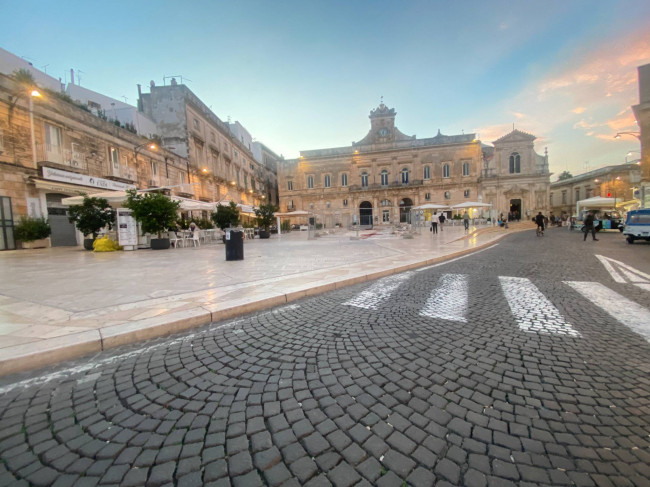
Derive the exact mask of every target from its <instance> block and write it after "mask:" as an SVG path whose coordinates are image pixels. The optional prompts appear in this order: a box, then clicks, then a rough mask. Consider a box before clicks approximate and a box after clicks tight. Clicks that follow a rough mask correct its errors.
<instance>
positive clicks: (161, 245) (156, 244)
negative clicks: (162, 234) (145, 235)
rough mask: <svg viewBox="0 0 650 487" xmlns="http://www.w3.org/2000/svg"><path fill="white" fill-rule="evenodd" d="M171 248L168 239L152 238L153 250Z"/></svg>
mask: <svg viewBox="0 0 650 487" xmlns="http://www.w3.org/2000/svg"><path fill="white" fill-rule="evenodd" d="M168 248H169V239H168V238H152V239H151V250H167V249H168Z"/></svg>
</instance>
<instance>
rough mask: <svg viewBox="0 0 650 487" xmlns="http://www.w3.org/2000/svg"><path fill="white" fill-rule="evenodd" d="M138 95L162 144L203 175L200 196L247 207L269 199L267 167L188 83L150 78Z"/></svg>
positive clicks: (140, 104)
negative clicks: (158, 83)
mask: <svg viewBox="0 0 650 487" xmlns="http://www.w3.org/2000/svg"><path fill="white" fill-rule="evenodd" d="M139 96H140V98H139V101H138V108H139V110H141V111H142V112H143V113H144V114H145V115H146V116H147V118H149V119H151V120H153V121H154V122H155V123H156V125H157V127H158V135H159V136H160V138H161V141H162V145H163V146H164V147H167V148H168V149H169V150H171V151H173V152H174V153H176V154H178V155H179V156H181V157H183V158H187V159H188V161H189V166H190V167H191V168H193V169H194V170H196V171H198V172H199V173H201V174H202V175H203V178H202V179H201V198H205V199H206V201H230V200H232V201H234V202H235V203H242V204H244V205H250V206H253V205H259V204H260V203H263V202H264V201H265V200H267V198H268V189H267V187H266V178H264V177H263V174H264V172H265V168H264V167H263V166H261V164H260V163H259V162H257V161H256V160H255V158H254V157H253V154H252V152H251V150H250V148H249V147H247V145H246V144H245V141H243V140H240V138H239V137H238V136H236V135H234V134H233V133H232V132H231V130H230V128H229V126H228V124H227V123H225V122H223V121H221V119H219V117H217V116H216V115H215V114H214V113H213V112H212V110H210V109H209V108H208V107H207V106H206V105H205V104H204V103H203V102H202V101H201V100H200V99H199V98H198V97H197V96H196V95H195V94H194V93H193V92H192V91H191V90H190V89H189V88H188V87H187V86H185V85H182V84H177V83H176V81H175V80H174V79H172V83H171V85H167V86H155V84H154V83H153V82H151V85H150V92H149V93H140V95H139ZM242 129H243V127H242ZM246 133H247V132H246Z"/></svg>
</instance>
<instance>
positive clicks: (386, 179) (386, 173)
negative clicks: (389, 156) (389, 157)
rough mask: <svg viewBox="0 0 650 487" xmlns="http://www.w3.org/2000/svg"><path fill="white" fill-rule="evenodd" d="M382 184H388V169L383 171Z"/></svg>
mask: <svg viewBox="0 0 650 487" xmlns="http://www.w3.org/2000/svg"><path fill="white" fill-rule="evenodd" d="M381 185H382V186H388V171H386V169H384V170H383V171H382V172H381Z"/></svg>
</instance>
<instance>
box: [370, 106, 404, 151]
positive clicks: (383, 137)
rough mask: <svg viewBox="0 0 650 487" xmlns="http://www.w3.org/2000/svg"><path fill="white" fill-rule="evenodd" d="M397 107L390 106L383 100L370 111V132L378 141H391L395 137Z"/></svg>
mask: <svg viewBox="0 0 650 487" xmlns="http://www.w3.org/2000/svg"><path fill="white" fill-rule="evenodd" d="M395 115H397V113H395V109H394V108H388V107H387V106H386V105H384V103H383V101H382V102H381V103H380V105H379V106H378V107H377V108H375V109H374V110H371V111H370V116H369V117H368V118H370V133H371V134H372V135H373V136H374V139H375V141H376V142H379V143H381V142H389V141H392V140H394V139H395Z"/></svg>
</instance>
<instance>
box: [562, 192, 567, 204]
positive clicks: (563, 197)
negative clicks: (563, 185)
mask: <svg viewBox="0 0 650 487" xmlns="http://www.w3.org/2000/svg"><path fill="white" fill-rule="evenodd" d="M562 204H563V205H566V191H562Z"/></svg>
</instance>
